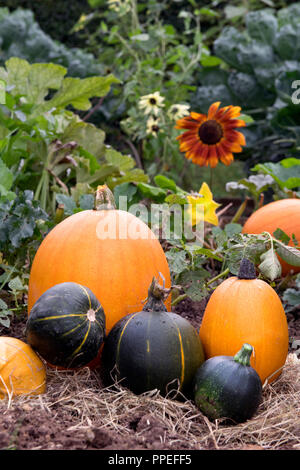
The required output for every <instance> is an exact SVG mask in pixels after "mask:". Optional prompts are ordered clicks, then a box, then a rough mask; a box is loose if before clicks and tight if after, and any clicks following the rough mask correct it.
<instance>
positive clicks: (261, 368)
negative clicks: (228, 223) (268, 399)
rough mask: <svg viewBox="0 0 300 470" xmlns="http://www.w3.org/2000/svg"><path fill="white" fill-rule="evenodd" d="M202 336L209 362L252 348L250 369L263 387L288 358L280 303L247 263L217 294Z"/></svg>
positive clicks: (205, 317)
mask: <svg viewBox="0 0 300 470" xmlns="http://www.w3.org/2000/svg"><path fill="white" fill-rule="evenodd" d="M199 334H200V339H201V341H202V345H203V348H204V353H205V357H206V359H208V358H210V357H213V356H222V355H225V356H234V354H235V351H237V350H238V349H239V348H241V347H242V345H243V344H244V343H248V344H251V345H252V346H253V348H254V354H253V355H252V357H251V366H252V367H253V368H254V369H255V370H256V372H257V373H258V375H259V376H260V379H261V381H262V383H264V382H265V380H266V379H268V382H269V383H270V382H272V381H273V380H275V378H276V377H278V376H279V375H280V373H281V370H282V367H283V366H284V364H285V361H286V357H287V354H288V345H289V334H288V325H287V319H286V315H285V312H284V309H283V306H282V303H281V300H280V298H279V297H278V295H277V293H276V292H275V290H274V289H273V288H272V287H271V286H270V285H269V284H268V283H266V282H265V281H263V280H261V279H256V276H255V268H254V266H253V265H252V264H250V262H249V261H248V260H244V261H243V262H242V263H241V269H240V272H239V275H238V276H233V277H230V278H228V279H226V280H225V281H223V282H222V283H221V284H220V285H219V286H218V287H217V288H216V289H215V290H214V292H213V294H212V295H211V297H210V299H209V301H208V304H207V307H206V309H205V312H204V316H203V320H202V324H201V327H200V332H199ZM276 371H278V372H276Z"/></svg>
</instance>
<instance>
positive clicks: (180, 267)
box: [166, 248, 188, 274]
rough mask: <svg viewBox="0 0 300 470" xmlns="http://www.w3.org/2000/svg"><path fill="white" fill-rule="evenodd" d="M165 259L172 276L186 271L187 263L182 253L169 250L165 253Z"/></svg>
mask: <svg viewBox="0 0 300 470" xmlns="http://www.w3.org/2000/svg"><path fill="white" fill-rule="evenodd" d="M166 257H167V260H168V263H169V267H170V271H171V273H172V274H180V273H182V272H183V271H185V270H186V269H187V266H188V261H187V259H186V253H185V252H184V251H177V250H176V251H175V250H173V249H172V248H171V249H170V250H169V251H167V252H166Z"/></svg>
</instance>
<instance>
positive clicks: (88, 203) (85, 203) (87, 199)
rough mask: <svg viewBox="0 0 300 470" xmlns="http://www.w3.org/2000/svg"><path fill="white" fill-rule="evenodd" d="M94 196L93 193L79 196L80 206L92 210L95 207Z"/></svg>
mask: <svg viewBox="0 0 300 470" xmlns="http://www.w3.org/2000/svg"><path fill="white" fill-rule="evenodd" d="M94 199H95V198H94V196H93V194H82V195H81V196H80V197H79V207H80V209H82V210H90V209H93V207H94V202H95V201H94Z"/></svg>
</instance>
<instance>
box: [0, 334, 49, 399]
mask: <svg viewBox="0 0 300 470" xmlns="http://www.w3.org/2000/svg"><path fill="white" fill-rule="evenodd" d="M45 391H46V368H45V366H44V364H43V362H42V361H41V360H40V358H39V357H38V356H37V354H36V353H35V352H34V351H33V349H32V348H31V347H30V346H29V345H28V344H26V343H24V342H23V341H21V340H20V339H17V338H12V337H9V336H0V398H1V399H3V398H7V397H8V396H17V395H39V394H41V393H45Z"/></svg>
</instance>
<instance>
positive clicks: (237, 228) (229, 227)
mask: <svg viewBox="0 0 300 470" xmlns="http://www.w3.org/2000/svg"><path fill="white" fill-rule="evenodd" d="M224 230H225V233H226V235H227V237H228V238H232V237H233V236H234V235H237V234H238V233H241V231H242V226H241V225H240V224H236V223H229V224H226V225H225V227H224Z"/></svg>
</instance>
